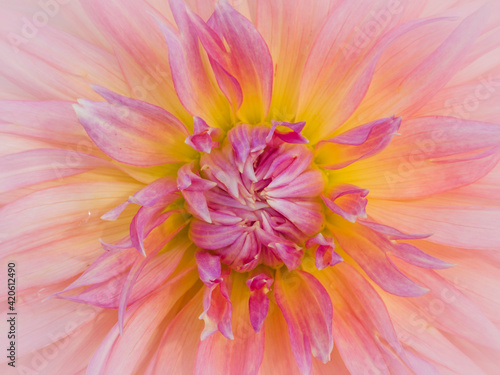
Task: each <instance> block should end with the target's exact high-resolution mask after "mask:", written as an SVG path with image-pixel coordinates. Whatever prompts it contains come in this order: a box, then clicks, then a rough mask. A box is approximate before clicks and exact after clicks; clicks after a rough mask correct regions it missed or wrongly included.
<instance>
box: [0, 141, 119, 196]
mask: <svg viewBox="0 0 500 375" xmlns="http://www.w3.org/2000/svg"><path fill="white" fill-rule="evenodd" d="M0 164H1V165H2V170H1V171H0V192H1V193H5V192H7V191H10V190H14V189H19V188H22V187H25V186H30V185H35V184H37V183H40V182H45V181H51V180H57V179H58V180H59V181H61V180H62V179H63V178H64V177H67V176H71V175H75V174H79V173H83V172H86V171H89V170H91V169H95V168H105V167H108V168H109V167H111V164H110V163H109V162H108V161H107V160H103V159H100V158H97V157H94V156H91V155H88V154H84V153H81V152H75V151H69V150H51V149H38V150H30V151H24V152H20V153H17V154H10V155H5V156H2V157H0Z"/></svg>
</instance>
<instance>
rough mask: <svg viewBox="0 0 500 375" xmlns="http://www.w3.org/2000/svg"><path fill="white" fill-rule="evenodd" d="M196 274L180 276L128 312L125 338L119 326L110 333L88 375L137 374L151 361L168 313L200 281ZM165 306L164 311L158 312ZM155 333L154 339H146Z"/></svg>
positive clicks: (91, 363)
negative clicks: (150, 333)
mask: <svg viewBox="0 0 500 375" xmlns="http://www.w3.org/2000/svg"><path fill="white" fill-rule="evenodd" d="M196 279H197V278H196V276H195V273H193V272H191V273H189V274H187V275H186V274H184V275H180V277H177V278H176V279H173V280H171V281H170V282H169V283H168V284H166V285H165V286H164V287H163V288H161V289H160V290H158V291H157V292H156V293H155V294H153V295H152V296H150V297H148V298H147V299H146V300H145V301H142V303H139V304H135V305H134V306H133V307H132V308H131V309H130V311H128V312H127V317H126V322H125V326H124V330H123V336H122V337H120V330H119V327H118V324H116V325H115V326H114V327H113V329H112V330H111V331H110V332H109V334H108V336H107V337H106V338H105V339H104V341H103V342H102V344H101V346H100V347H99V349H97V351H96V352H95V354H94V356H93V357H92V360H91V362H90V364H89V367H88V369H87V374H89V375H96V374H113V375H114V374H117V375H118V374H133V373H135V372H136V371H138V370H139V369H140V366H141V364H142V360H143V359H146V360H147V359H149V358H150V357H151V356H152V355H153V354H154V351H153V350H152V348H155V347H156V346H157V345H158V343H159V340H160V339H161V336H160V332H161V331H160V330H159V329H158V327H159V326H160V325H161V323H162V322H163V321H164V319H165V317H166V316H167V314H168V312H169V311H170V310H171V309H172V307H173V306H174V305H175V303H176V302H177V301H178V300H179V298H181V297H182V296H183V295H184V294H185V293H186V292H187V291H188V290H189V288H190V287H191V286H193V284H194V283H195V281H196ZM158 306H162V307H163V308H162V309H158V308H157V307H158ZM145 332H152V333H153V335H149V334H147V335H145V334H144V333H145Z"/></svg>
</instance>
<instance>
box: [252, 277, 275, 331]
mask: <svg viewBox="0 0 500 375" xmlns="http://www.w3.org/2000/svg"><path fill="white" fill-rule="evenodd" d="M273 282H274V280H273V279H272V278H271V277H270V276H269V275H267V274H265V273H259V274H258V275H255V276H253V277H252V278H251V279H248V280H247V282H246V284H247V286H248V288H250V299H249V301H248V309H249V311H250V323H251V324H252V327H253V329H254V330H255V332H257V333H259V331H260V329H261V328H262V325H263V324H264V321H265V319H266V316H267V313H268V311H269V297H268V296H267V293H269V290H270V288H271V285H272V283H273Z"/></svg>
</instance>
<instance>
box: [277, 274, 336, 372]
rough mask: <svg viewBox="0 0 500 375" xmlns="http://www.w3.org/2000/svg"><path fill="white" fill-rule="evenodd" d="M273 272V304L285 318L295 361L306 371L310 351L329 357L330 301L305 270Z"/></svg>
mask: <svg viewBox="0 0 500 375" xmlns="http://www.w3.org/2000/svg"><path fill="white" fill-rule="evenodd" d="M276 275H277V276H276V282H275V289H274V296H275V298H276V303H277V304H278V306H279V307H280V309H281V311H282V313H283V316H284V317H285V319H286V322H287V326H288V334H289V335H290V342H291V345H292V351H293V354H294V356H295V359H296V361H297V364H298V365H299V368H300V370H301V372H302V373H304V374H308V373H309V372H310V371H311V363H312V362H311V361H312V357H311V353H312V355H314V356H315V357H316V358H318V359H320V360H321V361H323V362H324V363H326V362H328V361H329V360H330V353H331V351H332V348H333V337H332V302H331V300H330V297H329V296H328V293H327V292H326V290H325V288H324V286H323V285H321V283H320V282H319V281H318V280H317V279H316V278H315V277H314V276H312V275H311V274H309V273H307V272H303V271H293V272H287V271H282V270H280V271H278V272H277V274H276ZM296 301H302V303H301V304H297V303H296Z"/></svg>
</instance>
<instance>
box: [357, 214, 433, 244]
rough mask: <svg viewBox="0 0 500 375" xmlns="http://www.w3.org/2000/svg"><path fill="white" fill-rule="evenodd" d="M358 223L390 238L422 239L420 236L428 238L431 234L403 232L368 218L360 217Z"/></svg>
mask: <svg viewBox="0 0 500 375" xmlns="http://www.w3.org/2000/svg"><path fill="white" fill-rule="evenodd" d="M358 223H360V224H363V225H364V226H367V227H368V228H370V229H373V230H374V231H376V232H378V233H380V234H382V235H384V236H387V238H388V239H390V240H416V239H422V238H428V237H430V236H432V233H431V234H407V233H403V232H401V231H399V230H397V229H396V228H393V227H390V226H387V225H383V224H380V223H376V222H373V221H369V219H360V220H358Z"/></svg>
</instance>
